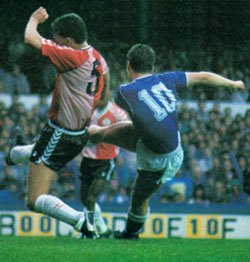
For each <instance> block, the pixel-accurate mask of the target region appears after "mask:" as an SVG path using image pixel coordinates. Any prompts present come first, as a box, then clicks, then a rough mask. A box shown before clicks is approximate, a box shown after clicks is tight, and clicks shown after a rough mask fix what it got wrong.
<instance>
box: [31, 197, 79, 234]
mask: <svg viewBox="0 0 250 262" xmlns="http://www.w3.org/2000/svg"><path fill="white" fill-rule="evenodd" d="M35 210H36V211H37V212H40V213H43V214H45V215H48V216H51V217H54V218H56V219H58V220H61V221H63V222H65V223H67V224H70V225H72V226H74V227H75V229H76V230H78V231H80V230H81V226H82V224H83V221H84V220H83V219H82V218H83V217H84V214H83V213H82V212H78V211H76V210H75V209H73V208H71V207H70V206H68V205H66V204H65V203H64V202H63V201H62V200H60V199H59V198H57V197H55V196H52V195H45V194H44V195H40V196H39V197H38V198H37V199H36V201H35Z"/></svg>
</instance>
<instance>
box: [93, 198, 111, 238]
mask: <svg viewBox="0 0 250 262" xmlns="http://www.w3.org/2000/svg"><path fill="white" fill-rule="evenodd" d="M95 215H96V227H97V230H98V233H99V234H103V233H104V232H106V231H107V229H108V226H107V225H106V223H105V221H104V219H103V217H102V211H101V208H100V206H99V205H98V204H97V203H96V204H95Z"/></svg>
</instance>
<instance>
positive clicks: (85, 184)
mask: <svg viewBox="0 0 250 262" xmlns="http://www.w3.org/2000/svg"><path fill="white" fill-rule="evenodd" d="M113 169H114V160H96V159H89V158H83V159H82V162H81V166H80V172H81V175H80V179H81V200H82V203H83V204H84V206H85V214H86V213H87V212H88V213H89V212H94V214H95V217H96V221H95V222H96V228H97V231H98V233H99V234H100V236H102V237H109V236H110V235H111V233H112V231H111V230H110V229H108V227H107V225H106V223H105V221H104V219H103V217H102V214H101V208H100V206H99V205H98V204H97V200H98V197H99V195H100V193H101V192H102V191H103V189H104V187H105V185H106V183H107V182H108V181H109V180H110V178H111V177H112V174H113Z"/></svg>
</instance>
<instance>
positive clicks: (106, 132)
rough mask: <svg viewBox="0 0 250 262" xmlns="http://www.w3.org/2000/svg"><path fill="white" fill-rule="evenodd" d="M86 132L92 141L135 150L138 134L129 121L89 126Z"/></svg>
mask: <svg viewBox="0 0 250 262" xmlns="http://www.w3.org/2000/svg"><path fill="white" fill-rule="evenodd" d="M88 133H89V140H90V141H91V142H92V143H95V144H97V143H107V144H112V145H116V146H119V147H122V148H124V149H126V150H129V151H133V152H135V151H136V143H137V140H138V137H139V136H138V134H137V132H136V129H135V128H134V126H133V124H132V122H131V121H121V122H118V123H115V124H112V125H110V126H107V127H99V126H90V127H89V128H88Z"/></svg>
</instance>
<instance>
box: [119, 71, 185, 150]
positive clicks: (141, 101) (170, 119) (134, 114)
mask: <svg viewBox="0 0 250 262" xmlns="http://www.w3.org/2000/svg"><path fill="white" fill-rule="evenodd" d="M186 86H187V78H186V74H185V73H184V72H166V73H162V74H154V75H148V76H145V77H142V78H136V79H135V80H134V81H133V82H131V83H129V84H126V85H121V86H119V88H118V90H117V93H116V96H115V101H116V103H117V104H118V105H119V106H120V107H121V108H123V109H124V110H126V111H127V112H128V113H129V115H130V118H131V120H132V121H133V125H134V127H135V128H136V130H137V131H138V133H139V136H140V138H141V140H142V142H143V143H144V144H145V145H146V146H147V147H148V148H149V149H151V150H152V151H153V152H155V153H159V154H165V153H169V152H171V151H173V150H175V149H176V147H177V146H178V142H179V141H178V118H177V112H176V103H177V98H176V90H177V89H178V88H181V87H186Z"/></svg>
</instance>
